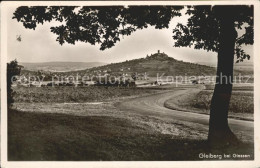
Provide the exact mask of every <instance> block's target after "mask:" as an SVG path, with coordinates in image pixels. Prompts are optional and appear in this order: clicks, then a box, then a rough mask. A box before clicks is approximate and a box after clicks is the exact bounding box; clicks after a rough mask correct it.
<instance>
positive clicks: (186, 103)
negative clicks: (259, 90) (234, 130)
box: [165, 89, 254, 120]
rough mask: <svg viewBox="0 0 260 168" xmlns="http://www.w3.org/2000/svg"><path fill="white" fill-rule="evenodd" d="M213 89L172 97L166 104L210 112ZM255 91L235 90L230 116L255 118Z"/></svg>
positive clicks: (178, 107)
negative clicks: (176, 97)
mask: <svg viewBox="0 0 260 168" xmlns="http://www.w3.org/2000/svg"><path fill="white" fill-rule="evenodd" d="M212 95H213V90H202V91H200V90H194V91H191V92H189V93H187V94H185V95H182V96H180V97H179V98H178V99H170V100H168V101H166V102H165V106H166V107H168V108H172V109H178V110H183V111H193V112H198V113H204V114H209V111H210V102H211V98H212ZM253 113H254V95H253V91H241V89H240V90H234V91H233V92H232V96H231V100H230V104H229V117H231V118H239V119H245V120H254V116H253Z"/></svg>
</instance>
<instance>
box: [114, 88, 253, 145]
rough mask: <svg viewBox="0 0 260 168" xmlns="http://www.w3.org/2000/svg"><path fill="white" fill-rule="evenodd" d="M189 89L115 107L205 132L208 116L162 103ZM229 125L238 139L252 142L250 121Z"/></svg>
mask: <svg viewBox="0 0 260 168" xmlns="http://www.w3.org/2000/svg"><path fill="white" fill-rule="evenodd" d="M191 89H192V88H188V89H181V90H168V91H164V92H162V93H159V94H154V95H150V96H145V97H139V98H134V99H130V100H126V101H124V102H121V103H119V104H118V105H117V106H118V107H119V108H120V109H121V110H125V111H128V112H131V113H136V114H138V115H148V116H150V117H155V118H159V119H162V120H167V121H171V120H172V121H176V120H178V121H183V122H190V123H192V124H193V125H194V127H193V129H196V130H204V131H206V130H207V129H208V124H209V116H208V115H204V114H197V113H191V112H182V111H177V110H171V109H168V108H166V107H164V102H165V101H166V100H168V99H170V98H173V97H178V96H179V95H182V94H184V93H185V92H189V91H191ZM229 125H230V127H231V129H232V130H233V132H234V133H235V134H236V135H237V136H238V137H239V138H240V139H242V140H244V141H250V142H253V138H254V123H253V122H252V121H243V120H237V119H229Z"/></svg>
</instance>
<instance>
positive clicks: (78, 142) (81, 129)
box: [8, 110, 254, 161]
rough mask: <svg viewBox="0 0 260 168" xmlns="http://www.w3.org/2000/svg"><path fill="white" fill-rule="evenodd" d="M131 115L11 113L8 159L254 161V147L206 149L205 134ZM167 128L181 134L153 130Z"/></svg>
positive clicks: (244, 144) (12, 111)
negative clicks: (244, 157) (228, 156)
mask: <svg viewBox="0 0 260 168" xmlns="http://www.w3.org/2000/svg"><path fill="white" fill-rule="evenodd" d="M134 117H135V120H133V119H131V118H127V117H125V118H121V117H111V116H106V117H104V116H75V115H67V114H55V113H53V114H51V113H30V112H20V111H16V110H10V111H9V114H8V160H11V161H21V160H23V161H41V160H45V161H48V160H49V161H52V160H56V161H63V160H71V161H81V160H85V161H87V160H90V161H91V160H95V161H101V160H102V161H106V160H107V161H109V160H114V161H116V160H118V161H129V160H135V161H138V160H143V161H149V160H203V159H200V158H199V154H200V153H213V154H214V153H215V154H219V153H237V154H245V153H246V154H250V156H251V157H250V158H248V159H253V158H254V152H253V144H247V143H241V144H240V145H238V146H235V147H228V148H224V149H210V148H209V146H208V144H207V141H206V138H207V132H201V133H199V132H198V130H192V128H189V127H188V126H185V125H181V124H173V123H165V122H164V121H157V120H156V119H152V118H149V117H146V118H145V119H144V118H142V117H137V116H134ZM140 121H142V122H140ZM176 123H178V122H176ZM167 125H170V126H171V127H173V130H176V129H177V130H179V133H178V134H176V133H175V134H170V133H168V134H165V133H161V130H159V129H154V128H164V127H165V126H167ZM152 126H154V127H152ZM199 134H201V136H198V135H199ZM194 137H196V138H194ZM233 159H234V158H233ZM212 160H218V159H212Z"/></svg>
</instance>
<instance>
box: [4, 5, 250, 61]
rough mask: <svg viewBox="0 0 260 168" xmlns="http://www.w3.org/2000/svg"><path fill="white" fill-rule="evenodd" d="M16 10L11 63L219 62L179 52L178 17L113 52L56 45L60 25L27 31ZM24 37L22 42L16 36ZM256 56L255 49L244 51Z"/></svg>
mask: <svg viewBox="0 0 260 168" xmlns="http://www.w3.org/2000/svg"><path fill="white" fill-rule="evenodd" d="M15 9H16V8H15V7H12V8H10V9H9V10H8V15H7V16H8V18H10V19H9V22H8V25H7V26H8V43H7V44H8V61H10V60H13V59H15V58H16V59H17V60H18V62H49V61H68V62H105V63H112V62H121V61H125V60H131V59H136V58H142V57H145V56H146V55H147V54H152V53H155V52H157V50H161V52H165V53H166V54H168V55H169V56H171V57H173V58H175V59H178V60H183V61H189V62H210V63H214V62H216V56H217V54H216V53H213V52H206V51H204V50H194V49H192V48H175V47H173V44H174V40H173V39H172V29H173V28H174V27H175V25H176V24H177V22H185V20H186V19H187V16H182V17H179V18H178V17H174V18H173V20H172V21H171V23H170V28H169V29H162V30H157V29H155V28H154V27H149V28H147V29H143V30H137V31H136V32H134V33H132V34H131V35H130V36H124V38H121V41H120V42H118V43H116V45H115V46H114V47H112V48H111V49H106V50H105V51H100V50H99V46H92V45H90V44H87V43H82V42H78V43H76V44H75V45H71V44H63V45H62V46H61V45H60V44H59V43H58V42H57V41H56V35H55V34H53V33H51V32H50V27H51V25H53V24H57V23H54V22H53V23H48V22H46V23H45V24H43V25H38V26H37V28H36V30H30V29H25V28H24V27H23V25H22V23H20V22H19V23H18V22H17V21H16V20H14V19H11V18H12V14H13V12H14V11H15ZM17 35H21V37H22V41H21V42H18V41H17V40H16V36H17ZM244 49H245V50H246V51H248V53H249V54H251V55H252V53H253V52H252V50H253V47H252V46H249V47H246V48H244Z"/></svg>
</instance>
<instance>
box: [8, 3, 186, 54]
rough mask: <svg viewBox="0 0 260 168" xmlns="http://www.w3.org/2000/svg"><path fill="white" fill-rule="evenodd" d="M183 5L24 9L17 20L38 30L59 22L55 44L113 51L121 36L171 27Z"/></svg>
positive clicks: (25, 7) (18, 11)
mask: <svg viewBox="0 0 260 168" xmlns="http://www.w3.org/2000/svg"><path fill="white" fill-rule="evenodd" d="M182 8H183V7H181V6H129V7H124V6H108V7H104V6H91V7H87V6H83V7H76V6H50V7H47V6H33V7H27V6H21V7H19V8H17V10H16V11H15V13H14V17H13V18H16V19H17V21H19V22H22V23H23V25H24V27H25V28H29V29H35V28H36V26H37V24H39V23H41V24H43V23H44V22H46V21H48V22H50V21H52V20H55V21H59V22H62V23H65V24H61V25H60V26H53V27H51V32H53V33H54V34H56V35H58V37H57V39H56V41H58V42H59V43H60V44H61V45H62V44H63V43H65V42H67V43H70V44H75V42H76V41H82V42H86V43H90V44H92V45H94V44H97V43H98V44H101V47H100V49H101V50H104V49H106V48H111V47H112V46H114V44H115V43H116V42H117V41H120V36H123V35H130V34H131V33H132V32H134V31H135V30H137V29H142V28H147V27H148V25H152V26H155V28H156V29H161V28H168V26H169V22H170V20H171V18H172V17H173V16H180V12H179V11H180V9H182Z"/></svg>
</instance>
